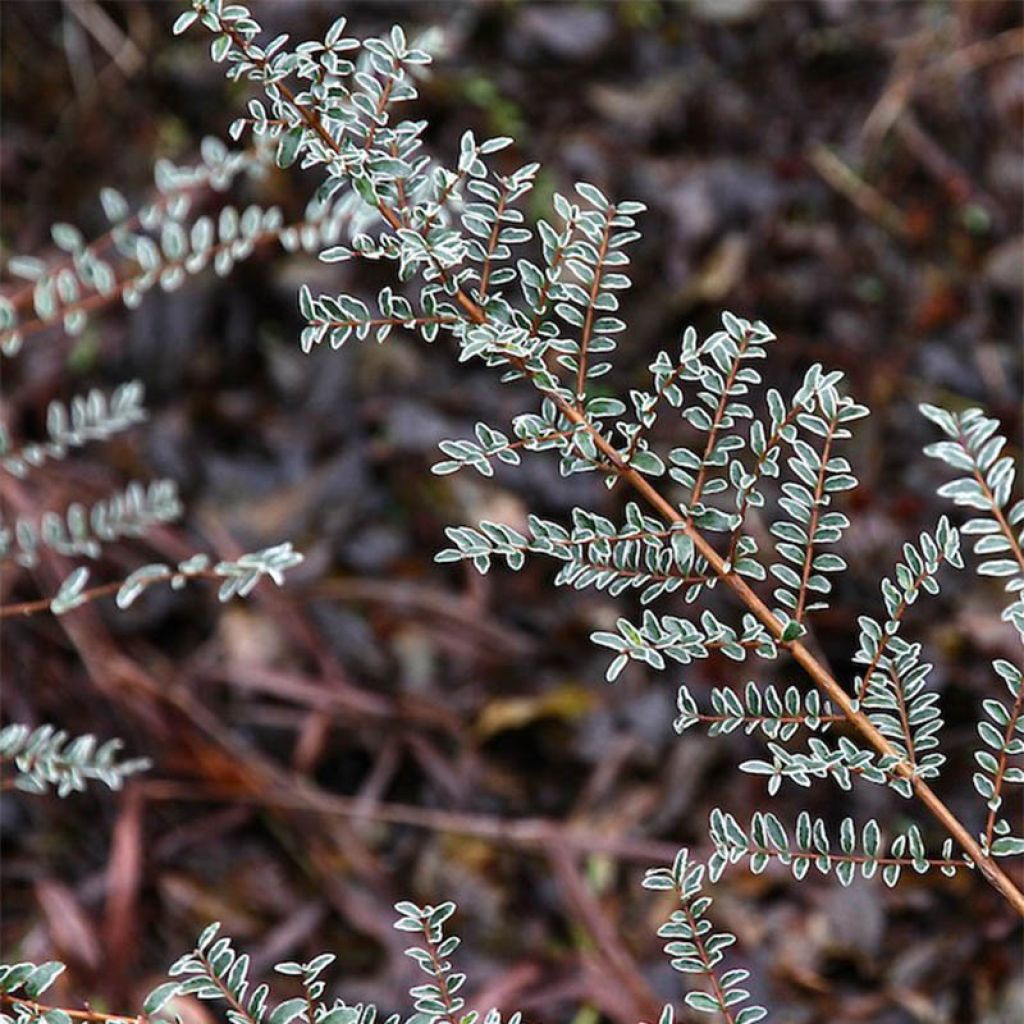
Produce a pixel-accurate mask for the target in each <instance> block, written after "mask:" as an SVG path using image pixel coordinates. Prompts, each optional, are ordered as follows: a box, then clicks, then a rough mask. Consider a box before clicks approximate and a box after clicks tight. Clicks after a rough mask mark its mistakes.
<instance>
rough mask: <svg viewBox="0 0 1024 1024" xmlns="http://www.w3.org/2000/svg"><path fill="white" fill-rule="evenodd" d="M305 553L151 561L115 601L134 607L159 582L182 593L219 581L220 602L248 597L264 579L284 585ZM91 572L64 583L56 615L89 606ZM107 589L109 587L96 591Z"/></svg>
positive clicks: (284, 547) (285, 547) (278, 548)
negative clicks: (194, 584) (194, 583)
mask: <svg viewBox="0 0 1024 1024" xmlns="http://www.w3.org/2000/svg"><path fill="white" fill-rule="evenodd" d="M302 557H303V556H302V554H301V553H300V552H298V551H296V550H295V549H294V548H293V547H292V545H291V543H290V542H287V541H286V542H285V543H283V544H276V545H274V546H273V547H269V548H263V549H262V550H260V551H252V552H249V553H248V554H244V555H241V556H240V557H239V558H237V559H235V560H233V561H221V562H217V563H216V564H211V561H210V558H209V557H208V556H207V555H204V554H198V555H192V556H191V557H190V558H187V559H185V560H184V561H182V562H179V563H178V564H177V565H176V566H173V567H172V566H170V565H167V564H165V563H163V562H150V563H149V564H147V565H143V566H140V567H139V568H138V569H136V570H135V571H134V572H132V573H131V574H130V575H129V576H127V577H126V578H125V579H124V581H123V582H122V583H121V584H120V585H119V586H118V588H117V593H116V597H115V602H116V604H117V607H118V608H121V609H124V608H129V607H131V605H132V604H134V602H135V601H136V600H137V599H138V598H139V596H140V595H141V594H142V593H143V592H144V591H146V590H147V589H148V588H149V587H151V586H153V585H154V584H156V583H163V582H166V583H168V584H170V587H171V589H172V590H181V588H182V587H184V586H185V584H186V583H188V582H189V580H194V579H204V578H205V579H211V578H212V579H217V580H219V581H220V585H219V586H218V588H217V599H218V600H219V601H230V600H231V599H232V598H234V597H248V596H249V594H250V593H252V591H253V590H254V589H255V587H256V584H257V583H259V582H260V580H262V579H270V580H271V581H273V582H274V583H276V584H277V585H278V586H283V585H284V574H285V572H286V571H287V570H288V569H291V568H293V567H294V566H296V565H298V564H299V563H300V562H301V561H302ZM88 584H89V570H88V569H86V568H85V567H84V566H79V567H78V568H77V569H75V570H74V571H73V572H71V573H70V574H69V575H68V576H67V577H66V578H65V579H64V581H63V582H62V583H61V585H60V588H59V589H58V591H57V593H56V594H55V595H54V597H53V598H52V600H51V601H50V611H52V612H53V614H54V615H66V614H67V613H68V612H69V611H71V610H72V609H74V608H78V607H80V606H81V605H83V604H86V603H87V602H88V601H89V600H91V598H92V597H93V596H94V594H93V592H92V591H90V590H89V589H88ZM97 589H104V590H105V589H106V588H97Z"/></svg>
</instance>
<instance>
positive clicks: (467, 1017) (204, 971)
mask: <svg viewBox="0 0 1024 1024" xmlns="http://www.w3.org/2000/svg"><path fill="white" fill-rule="evenodd" d="M395 909H396V911H397V912H398V920H397V921H396V923H395V927H396V928H397V929H398V930H399V931H402V932H407V933H411V934H412V935H413V936H415V938H414V945H413V946H412V947H411V948H409V949H407V950H406V955H407V956H409V957H410V958H411V959H412V960H413V961H414V962H415V963H416V965H417V966H418V967H419V968H420V970H422V971H423V973H424V974H425V975H426V976H427V978H428V980H427V982H426V983H425V984H422V985H418V986H416V987H415V988H413V989H412V990H411V991H410V995H411V997H412V999H413V1001H414V1005H413V1011H414V1012H413V1013H412V1015H411V1016H408V1017H406V1018H404V1019H405V1021H406V1024H431V1022H433V1021H445V1022H446V1024H455V1021H458V1022H459V1024H476V1022H477V1021H479V1022H480V1024H501V1022H502V1017H501V1015H500V1014H499V1013H498V1012H497V1011H496V1010H491V1011H490V1012H489V1013H487V1014H486V1016H484V1017H483V1018H481V1017H480V1015H479V1014H477V1013H476V1012H475V1011H469V1012H466V1011H465V1000H464V999H463V998H462V997H461V996H460V995H459V994H458V993H459V991H460V989H461V988H462V986H463V985H464V984H465V981H466V976H465V975H464V974H459V973H457V972H455V971H454V970H453V969H452V964H451V962H450V960H449V959H448V958H449V957H450V956H451V955H452V954H453V953H454V952H455V950H456V949H457V948H458V946H459V939H458V938H457V937H455V936H446V935H445V934H444V925H445V922H446V921H447V920H448V919H449V918H450V917H451V915H452V913H453V912H454V910H455V905H454V904H452V903H443V904H441V905H440V906H436V907H433V906H424V907H421V906H417V905H416V904H414V903H408V902H403V903H399V904H396V907H395ZM219 931H220V925H219V924H212V925H210V926H209V927H208V928H206V929H205V930H204V931H203V933H202V934H201V935H200V936H199V939H198V941H197V942H196V945H195V948H194V949H193V950H191V952H189V953H186V954H185V955H184V956H182V957H180V958H179V959H178V960H177V961H175V963H174V964H172V965H171V967H170V970H169V971H168V974H169V976H170V978H171V980H170V981H167V982H165V983H164V984H162V985H158V986H157V987H156V988H155V989H154V990H153V991H152V992H151V993H150V994H149V996H148V997H147V998H146V1001H145V1003H144V1004H143V1007H142V1012H143V1013H144V1014H146V1015H147V1016H148V1017H149V1018H150V1019H151V1020H152V1019H158V1020H159V1019H170V1018H169V1014H173V1012H174V1007H173V1004H172V1003H171V1001H172V1000H173V999H175V998H177V997H180V996H191V997H193V998H196V999H200V1000H203V1001H209V1002H219V1003H223V1004H225V1005H224V1007H223V1012H224V1015H225V1017H226V1018H227V1020H228V1021H229V1024H374V1022H375V1021H376V1020H377V1012H378V1011H377V1008H376V1007H375V1006H373V1005H371V1004H366V1003H354V1004H349V1003H346V1002H344V1001H343V1000H341V999H337V998H335V999H330V1000H327V999H324V993H325V991H326V988H327V984H326V982H325V981H324V980H323V977H322V975H323V973H324V971H325V970H326V969H327V968H328V967H330V966H331V964H333V963H334V960H335V956H334V954H333V953H322V954H321V955H320V956H317V957H314V959H312V960H310V961H309V962H308V963H294V962H287V963H280V964H277V965H276V967H275V968H274V970H275V971H276V972H277V973H278V974H280V975H282V976H285V977H288V978H294V979H296V980H297V983H298V985H299V986H300V987H301V989H302V992H303V995H302V996H296V997H294V998H291V999H285V1000H283V1001H281V1002H278V1003H276V1005H273V1006H272V1005H271V998H272V993H271V988H270V985H269V984H267V983H266V982H263V983H261V984H254V983H253V981H252V978H251V976H250V968H251V964H250V960H249V956H248V954H245V953H239V952H237V951H236V950H235V948H234V946H233V944H232V942H231V939H230V938H228V937H227V936H224V935H219ZM402 1019H403V1018H402V1017H401V1015H400V1014H397V1013H395V1014H392V1015H391V1016H389V1017H388V1018H387V1019H386V1021H385V1022H384V1024H399V1022H400V1021H402ZM520 1019H521V1018H520V1016H519V1014H514V1015H513V1016H512V1017H510V1018H508V1022H507V1024H520Z"/></svg>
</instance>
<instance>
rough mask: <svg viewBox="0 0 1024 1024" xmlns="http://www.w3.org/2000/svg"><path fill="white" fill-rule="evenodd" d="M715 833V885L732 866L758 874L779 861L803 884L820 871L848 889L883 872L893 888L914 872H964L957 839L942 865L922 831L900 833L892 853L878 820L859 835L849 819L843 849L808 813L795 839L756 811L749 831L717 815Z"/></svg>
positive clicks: (711, 866)
mask: <svg viewBox="0 0 1024 1024" xmlns="http://www.w3.org/2000/svg"><path fill="white" fill-rule="evenodd" d="M709 833H710V837H711V842H712V843H713V844H714V847H715V852H714V853H713V854H712V855H711V858H710V859H709V860H708V874H709V877H710V878H711V879H712V880H713V881H715V880H717V879H718V878H720V877H721V875H722V872H723V871H724V870H725V868H726V867H727V866H728V865H730V864H737V863H740V862H741V861H747V862H749V865H750V868H751V870H752V871H753V872H754V873H755V874H760V873H761V872H762V871H764V870H765V869H766V868H767V867H768V865H769V864H770V863H771V862H772V861H778V862H779V863H781V864H784V865H786V866H787V867H788V868H789V869H790V870H791V871H792V872H793V877H794V878H796V879H797V880H798V881H800V880H801V879H803V878H804V877H805V876H806V874H807V872H808V871H809V870H810V869H811V868H812V867H814V868H816V869H817V870H818V871H819V872H821V874H825V875H827V874H834V875H835V877H836V879H837V880H838V881H839V883H840V884H841V885H844V886H848V885H850V884H851V883H852V882H853V880H854V878H856V876H857V873H858V871H859V872H860V874H861V876H862V877H863V878H873V877H874V876H875V874H876V873H877V872H878V870H879V869H881V872H882V880H883V881H884V882H885V884H886V885H888V886H890V887H892V886H894V885H896V883H897V882H898V881H899V878H900V875H901V874H902V872H903V871H904V869H906V868H908V867H909V868H913V870H914V871H916V872H917V873H918V874H924V873H925V872H926V871H928V870H930V869H931V868H933V867H938V868H939V870H940V871H941V872H942V873H943V874H944V875H950V876H952V875H954V874H955V873H956V870H957V868H958V867H959V866H960V865H959V863H958V861H956V860H955V859H954V856H953V840H952V839H947V840H946V841H945V843H944V844H943V847H942V857H941V859H937V860H935V859H932V860H930V859H929V858H928V857H927V855H926V853H925V845H924V839H923V838H922V836H921V832H920V829H918V827H917V826H916V825H911V826H910V827H909V828H908V829H907V830H906V831H905V832H900V833H897V834H896V835H895V836H894V837H893V838H892V839H891V840H890V842H889V844H888V847H886V845H885V842H884V840H883V837H882V831H881V829H880V828H879V826H878V822H877V821H875V820H873V819H871V820H868V821H867V822H866V823H865V824H864V826H863V828H862V829H861V830H860V834H859V835H858V830H857V826H856V825H855V823H854V821H853V819H852V818H844V819H843V821H842V823H841V825H840V827H839V843H838V849H836V848H835V844H833V842H832V840H831V838H830V837H829V834H828V828H827V827H826V825H825V822H824V820H823V819H822V818H812V817H811V815H810V814H809V813H808V812H807V811H801V812H800V814H799V816H798V817H797V820H796V827H795V829H794V830H793V835H792V836H790V835H789V833H788V832H787V830H786V827H785V826H784V825H783V824H782V822H781V821H779V819H778V818H777V817H776V816H775V815H774V814H772V813H771V812H770V811H768V812H765V811H755V812H754V815H753V817H752V819H751V822H750V826H749V828H743V827H742V826H741V825H740V823H739V822H738V821H737V820H736V819H735V818H734V817H733V816H732V815H731V814H727V813H725V812H723V811H721V810H715V811H713V812H712V814H711V822H710V827H709Z"/></svg>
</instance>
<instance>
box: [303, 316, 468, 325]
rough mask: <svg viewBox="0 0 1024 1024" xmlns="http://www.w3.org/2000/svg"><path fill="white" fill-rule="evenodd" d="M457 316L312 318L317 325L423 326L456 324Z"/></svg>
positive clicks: (311, 321) (312, 321) (312, 322)
mask: <svg viewBox="0 0 1024 1024" xmlns="http://www.w3.org/2000/svg"><path fill="white" fill-rule="evenodd" d="M459 319H460V317H457V316H414V317H409V318H408V319H405V320H403V319H402V318H401V317H400V316H385V317H379V318H376V319H372V320H310V321H309V323H311V324H313V325H314V326H315V327H405V326H406V325H407V324H413V325H415V326H417V327H421V326H423V325H424V324H454V323H458V322H459Z"/></svg>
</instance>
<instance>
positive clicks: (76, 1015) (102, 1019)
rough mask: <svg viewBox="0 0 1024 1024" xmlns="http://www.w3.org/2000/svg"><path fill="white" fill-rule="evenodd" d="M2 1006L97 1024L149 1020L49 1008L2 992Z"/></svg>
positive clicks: (118, 1014) (143, 1017) (0, 1001)
mask: <svg viewBox="0 0 1024 1024" xmlns="http://www.w3.org/2000/svg"><path fill="white" fill-rule="evenodd" d="M0 1004H3V1005H4V1006H24V1007H27V1008H28V1009H29V1010H30V1011H31V1012H32V1014H33V1015H34V1016H35V1017H37V1018H38V1017H42V1016H43V1015H44V1014H47V1013H50V1012H52V1011H54V1010H57V1011H58V1012H60V1013H63V1014H65V1015H67V1016H68V1017H70V1018H71V1019H72V1020H82V1021H91V1022H95V1024H107V1022H111V1024H143V1022H144V1021H146V1020H148V1019H149V1018H148V1017H146V1016H145V1015H144V1014H141V1013H140V1014H139V1015H138V1016H136V1017H129V1016H128V1015H127V1014H121V1013H99V1012H97V1011H96V1010H68V1009H66V1008H65V1007H63V1006H47V1005H46V1004H45V1003H37V1002H36V1001H35V1000H34V999H23V998H22V997H21V996H15V995H11V993H10V992H0Z"/></svg>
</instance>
